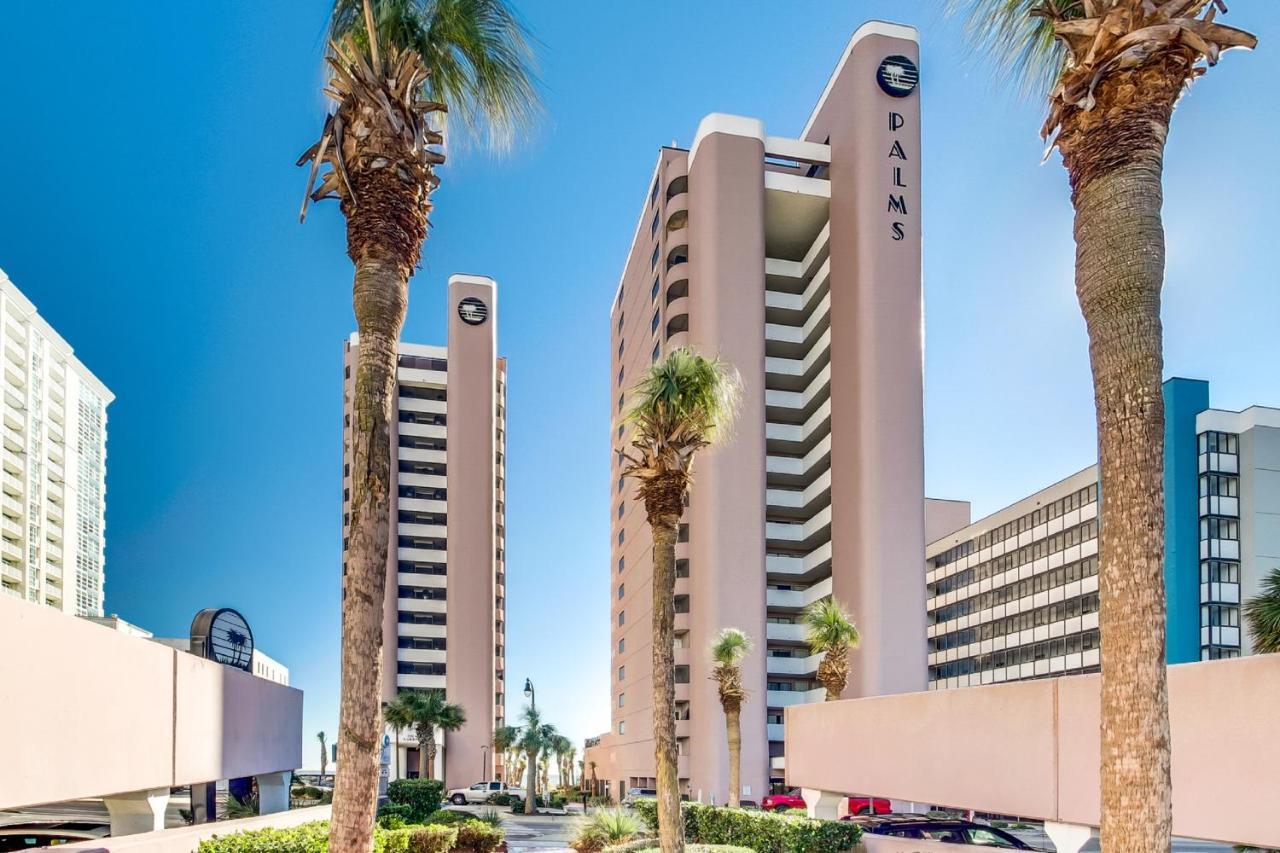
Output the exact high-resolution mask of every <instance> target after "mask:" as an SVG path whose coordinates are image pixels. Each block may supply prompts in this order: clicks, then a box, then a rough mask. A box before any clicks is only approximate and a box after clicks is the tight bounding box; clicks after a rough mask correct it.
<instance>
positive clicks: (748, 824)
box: [635, 800, 862, 853]
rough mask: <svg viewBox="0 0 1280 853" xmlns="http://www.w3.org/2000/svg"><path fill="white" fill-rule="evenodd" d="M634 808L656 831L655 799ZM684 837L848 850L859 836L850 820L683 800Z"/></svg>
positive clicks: (767, 850)
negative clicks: (793, 815)
mask: <svg viewBox="0 0 1280 853" xmlns="http://www.w3.org/2000/svg"><path fill="white" fill-rule="evenodd" d="M635 809H636V811H637V812H638V813H639V814H640V815H641V817H643V818H644V821H645V823H647V824H648V825H649V829H650V830H651V831H653V832H654V833H656V832H657V831H658V803H657V801H656V800H640V801H638V802H637V803H636V804H635ZM683 810H684V836H685V840H686V841H689V842H693V843H697V844H730V845H739V846H743V847H749V848H751V849H753V850H755V851H757V853H831V851H836V850H852V849H853V848H854V847H855V846H856V845H857V843H858V840H859V839H860V838H861V837H862V829H861V828H860V827H859V826H858V825H857V824H853V823H842V822H840V821H835V820H813V819H811V818H807V817H791V816H790V815H779V814H772V813H770V812H758V811H746V810H744V809H730V808H724V807H717V806H706V805H702V804H700V803H685V804H684V806H683Z"/></svg>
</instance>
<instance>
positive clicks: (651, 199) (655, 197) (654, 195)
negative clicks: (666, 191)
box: [649, 178, 658, 204]
mask: <svg viewBox="0 0 1280 853" xmlns="http://www.w3.org/2000/svg"><path fill="white" fill-rule="evenodd" d="M657 200H658V179H657V178H654V179H653V189H651V190H649V204H653V203H654V202H655V201H657Z"/></svg>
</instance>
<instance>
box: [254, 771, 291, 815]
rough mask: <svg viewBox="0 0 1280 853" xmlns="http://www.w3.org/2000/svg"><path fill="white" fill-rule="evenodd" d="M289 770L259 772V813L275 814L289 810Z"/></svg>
mask: <svg viewBox="0 0 1280 853" xmlns="http://www.w3.org/2000/svg"><path fill="white" fill-rule="evenodd" d="M292 775H293V774H292V773H290V772H289V771H288V770H281V771H280V772H279V773H259V774H258V814H275V813H276V812H287V811H288V810H289V777H290V776H292Z"/></svg>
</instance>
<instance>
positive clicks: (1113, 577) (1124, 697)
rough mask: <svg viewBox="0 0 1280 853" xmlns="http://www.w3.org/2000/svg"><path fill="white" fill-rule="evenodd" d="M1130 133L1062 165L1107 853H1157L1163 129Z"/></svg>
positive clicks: (1168, 818)
mask: <svg viewBox="0 0 1280 853" xmlns="http://www.w3.org/2000/svg"><path fill="white" fill-rule="evenodd" d="M1144 118H1146V117H1144ZM1134 123H1136V122H1134ZM1140 127H1141V129H1142V132H1141V133H1140V134H1139V136H1140V138H1138V139H1137V140H1136V141H1135V140H1134V139H1133V138H1132V136H1131V137H1130V138H1128V139H1125V140H1124V142H1125V143H1126V144H1127V146H1128V149H1127V150H1129V151H1135V150H1136V151H1138V152H1139V153H1138V154H1136V155H1134V156H1132V157H1130V158H1129V160H1128V162H1126V163H1124V164H1122V165H1120V166H1118V167H1117V168H1113V169H1110V170H1107V171H1105V172H1103V173H1102V174H1097V173H1096V172H1095V173H1093V174H1090V173H1088V172H1086V171H1083V169H1082V167H1084V166H1087V165H1090V164H1087V163H1083V162H1082V158H1075V159H1073V160H1069V161H1068V163H1069V168H1071V171H1072V184H1073V186H1074V187H1075V188H1076V191H1075V194H1074V204H1075V208H1076V221H1075V236H1076V292H1077V296H1078V297H1079V300H1080V308H1081V310H1082V312H1083V314H1084V318H1085V322H1086V324H1087V326H1088V330H1089V355H1090V361H1091V363H1092V368H1093V383H1094V397H1095V402H1096V406H1097V419H1098V460H1099V465H1100V468H1101V475H1102V488H1101V494H1102V513H1101V541H1100V550H1101V555H1100V570H1099V590H1100V598H1101V612H1100V614H1099V620H1098V621H1099V630H1100V633H1101V640H1102V717H1101V730H1102V731H1101V735H1102V755H1101V759H1102V778H1101V805H1102V849H1103V850H1105V851H1107V853H1122V852H1124V853H1127V851H1134V853H1137V851H1144V853H1146V851H1154V850H1166V851H1167V850H1168V849H1169V844H1170V834H1171V828H1172V811H1171V787H1170V778H1169V708H1168V690H1167V684H1166V679H1165V597H1164V574H1163V567H1162V555H1163V553H1164V493H1163V483H1162V478H1163V455H1164V401H1163V397H1162V396H1161V380H1162V375H1161V373H1162V367H1163V362H1162V354H1161V337H1162V335H1161V326H1160V288H1161V285H1162V283H1163V279H1164V229H1163V226H1162V224H1161V218H1160V208H1161V204H1162V192H1161V172H1162V168H1163V145H1164V139H1165V134H1166V133H1167V124H1163V125H1162V124H1160V123H1158V122H1156V121H1147V122H1144V123H1143V124H1142V125H1140ZM1130 132H1131V134H1132V132H1133V131H1132V128H1131V129H1130ZM1093 165H1095V167H1096V163H1095V164H1093ZM1073 166H1074V168H1072V167H1073Z"/></svg>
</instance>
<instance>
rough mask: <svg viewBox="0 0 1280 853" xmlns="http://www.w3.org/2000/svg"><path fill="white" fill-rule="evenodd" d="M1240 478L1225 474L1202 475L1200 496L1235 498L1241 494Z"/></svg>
mask: <svg viewBox="0 0 1280 853" xmlns="http://www.w3.org/2000/svg"><path fill="white" fill-rule="evenodd" d="M1239 489H1240V480H1239V478H1237V477H1229V476H1226V475H1223V474H1201V475H1200V497H1202V498H1205V497H1209V496H1213V497H1219V498H1234V497H1237V496H1238V495H1239Z"/></svg>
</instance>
